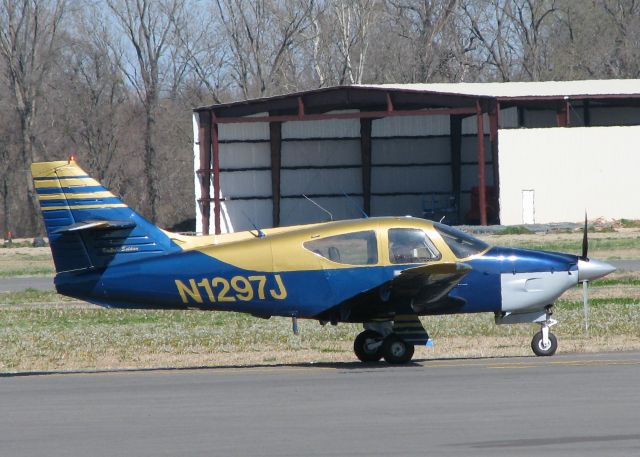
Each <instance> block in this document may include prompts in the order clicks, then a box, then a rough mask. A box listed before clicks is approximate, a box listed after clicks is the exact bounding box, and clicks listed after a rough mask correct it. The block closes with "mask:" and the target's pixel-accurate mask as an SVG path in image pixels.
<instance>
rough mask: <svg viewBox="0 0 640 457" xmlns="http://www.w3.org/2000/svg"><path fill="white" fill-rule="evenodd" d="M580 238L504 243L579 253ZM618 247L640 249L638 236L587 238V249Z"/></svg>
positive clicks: (617, 248) (601, 249)
mask: <svg viewBox="0 0 640 457" xmlns="http://www.w3.org/2000/svg"><path fill="white" fill-rule="evenodd" d="M581 243H582V241H581V240H578V239H576V240H557V241H539V240H518V239H513V240H510V241H509V242H507V243H506V244H505V245H507V246H513V247H520V248H526V249H537V250H543V251H557V252H568V253H571V252H574V253H576V254H579V253H580V250H581V249H582V245H581ZM620 249H640V236H636V237H631V238H616V237H606V238H592V239H589V251H590V252H591V251H604V250H620Z"/></svg>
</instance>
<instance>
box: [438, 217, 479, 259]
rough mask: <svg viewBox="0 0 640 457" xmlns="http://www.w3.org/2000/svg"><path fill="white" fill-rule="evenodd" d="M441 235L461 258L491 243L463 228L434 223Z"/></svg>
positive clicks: (476, 252) (469, 255) (477, 252)
mask: <svg viewBox="0 0 640 457" xmlns="http://www.w3.org/2000/svg"><path fill="white" fill-rule="evenodd" d="M433 226H434V227H435V229H436V230H437V231H438V233H439V234H440V236H442V239H443V240H444V242H445V243H447V246H449V248H450V249H451V251H452V252H453V253H454V254H455V256H456V257H457V258H459V259H464V258H465V257H471V256H472V255H476V254H480V253H481V252H483V251H485V250H486V249H487V248H488V247H489V245H488V244H487V243H485V242H484V241H482V240H479V239H478V238H475V237H473V236H471V235H469V234H468V233H465V232H463V231H461V230H458V229H455V228H453V227H449V226H448V225H442V224H438V223H437V222H436V223H434V224H433Z"/></svg>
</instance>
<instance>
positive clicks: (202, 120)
mask: <svg viewBox="0 0 640 457" xmlns="http://www.w3.org/2000/svg"><path fill="white" fill-rule="evenodd" d="M198 147H199V150H200V169H199V170H198V178H199V181H200V199H199V200H198V204H199V206H200V212H201V213H202V233H203V234H204V235H208V234H209V227H210V224H211V222H210V219H211V192H210V188H211V116H210V113H209V112H208V111H201V112H200V113H198Z"/></svg>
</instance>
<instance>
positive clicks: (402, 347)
mask: <svg viewBox="0 0 640 457" xmlns="http://www.w3.org/2000/svg"><path fill="white" fill-rule="evenodd" d="M413 351H414V347H413V344H409V343H407V342H406V341H405V340H403V339H402V338H400V337H399V336H398V335H394V334H393V333H392V334H391V335H389V336H387V337H386V338H385V339H384V343H382V357H384V359H385V360H386V361H387V363H391V364H393V365H399V364H403V363H407V362H409V361H410V360H411V357H413Z"/></svg>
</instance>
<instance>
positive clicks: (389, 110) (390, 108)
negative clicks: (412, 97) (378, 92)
mask: <svg viewBox="0 0 640 457" xmlns="http://www.w3.org/2000/svg"><path fill="white" fill-rule="evenodd" d="M385 96H386V99H387V116H388V115H389V113H393V111H394V108H393V100H392V99H391V94H390V93H389V92H387V93H386V94H385Z"/></svg>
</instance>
